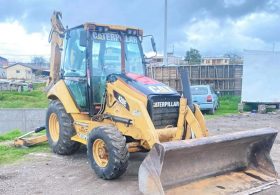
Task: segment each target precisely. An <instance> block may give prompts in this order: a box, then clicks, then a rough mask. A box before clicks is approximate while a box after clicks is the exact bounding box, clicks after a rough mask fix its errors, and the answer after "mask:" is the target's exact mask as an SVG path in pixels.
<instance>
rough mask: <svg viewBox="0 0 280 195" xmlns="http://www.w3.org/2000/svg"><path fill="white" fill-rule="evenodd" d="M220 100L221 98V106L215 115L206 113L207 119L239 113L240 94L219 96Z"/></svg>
mask: <svg viewBox="0 0 280 195" xmlns="http://www.w3.org/2000/svg"><path fill="white" fill-rule="evenodd" d="M219 100H220V108H219V109H218V110H217V111H216V112H215V114H214V115H206V116H205V118H206V119H211V118H216V117H218V116H224V115H228V114H237V113H238V103H239V102H240V100H241V97H240V96H222V97H219Z"/></svg>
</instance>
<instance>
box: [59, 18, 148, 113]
mask: <svg viewBox="0 0 280 195" xmlns="http://www.w3.org/2000/svg"><path fill="white" fill-rule="evenodd" d="M142 38H143V31H142V30H139V29H135V28H127V27H123V26H105V25H97V24H92V23H86V24H84V25H81V26H78V27H75V28H71V29H68V30H67V31H66V36H65V38H64V39H65V40H64V47H63V48H64V52H63V55H62V60H61V62H62V64H61V71H60V75H61V77H62V78H63V79H64V80H65V83H66V85H67V87H68V89H69V91H70V93H71V95H72V96H73V99H74V100H76V105H77V106H78V107H79V108H80V110H81V111H84V112H91V114H96V113H97V112H98V110H99V107H100V105H101V104H102V103H103V101H104V100H103V99H104V98H103V96H104V93H105V87H106V78H107V76H108V75H110V74H113V73H114V74H121V73H134V74H138V75H144V74H145V63H144V54H143V51H142V46H141V42H142ZM90 105H91V106H90Z"/></svg>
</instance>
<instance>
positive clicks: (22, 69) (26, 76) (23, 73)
mask: <svg viewBox="0 0 280 195" xmlns="http://www.w3.org/2000/svg"><path fill="white" fill-rule="evenodd" d="M6 74H7V79H23V80H31V79H32V69H31V68H29V67H26V66H22V65H20V64H17V65H14V66H10V67H8V68H6Z"/></svg>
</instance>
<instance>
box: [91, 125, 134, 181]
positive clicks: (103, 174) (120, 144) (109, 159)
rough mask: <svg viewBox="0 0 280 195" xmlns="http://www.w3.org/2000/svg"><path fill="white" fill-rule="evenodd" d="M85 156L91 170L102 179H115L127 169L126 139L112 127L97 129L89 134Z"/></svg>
mask: <svg viewBox="0 0 280 195" xmlns="http://www.w3.org/2000/svg"><path fill="white" fill-rule="evenodd" d="M87 154H88V159H89V162H90V165H91V168H92V169H93V170H94V171H95V173H96V174H97V175H98V176H99V177H100V178H102V179H105V180H112V179H116V178H118V177H120V176H121V175H122V174H124V173H125V171H126V169H127V166H128V158H129V153H128V150H127V147H126V138H125V137H124V136H123V135H122V134H121V133H120V132H119V130H118V129H117V128H116V127H114V126H101V127H97V128H95V129H93V130H92V131H91V132H90V133H89V137H88V144H87Z"/></svg>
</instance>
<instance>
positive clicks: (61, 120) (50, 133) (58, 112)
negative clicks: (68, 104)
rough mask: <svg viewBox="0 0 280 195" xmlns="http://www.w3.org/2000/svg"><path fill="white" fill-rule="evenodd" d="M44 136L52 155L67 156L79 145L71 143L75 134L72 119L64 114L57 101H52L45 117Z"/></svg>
mask: <svg viewBox="0 0 280 195" xmlns="http://www.w3.org/2000/svg"><path fill="white" fill-rule="evenodd" d="M46 134H47V138H48V142H49V145H50V147H51V148H52V150H53V152H54V153H57V154H62V155H69V154H73V153H74V152H76V151H77V150H78V149H79V147H80V143H78V142H75V141H72V140H71V137H73V136H74V135H75V134H76V131H75V129H74V128H73V126H72V119H71V117H70V116H69V115H68V114H67V113H66V111H65V109H64V107H63V105H62V104H61V102H60V101H59V100H52V101H51V102H50V104H49V108H48V110H47V117H46Z"/></svg>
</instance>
